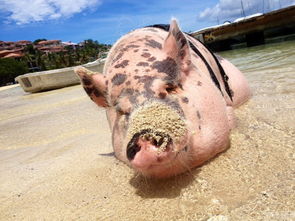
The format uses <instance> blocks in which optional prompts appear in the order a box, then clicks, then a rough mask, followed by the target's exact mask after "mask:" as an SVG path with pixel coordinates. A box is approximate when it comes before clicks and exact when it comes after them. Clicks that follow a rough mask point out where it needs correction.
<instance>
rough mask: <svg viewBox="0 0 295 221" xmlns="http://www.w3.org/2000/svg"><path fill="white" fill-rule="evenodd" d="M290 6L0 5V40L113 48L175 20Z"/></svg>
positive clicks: (176, 1) (18, 0)
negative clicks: (120, 40) (90, 43)
mask: <svg viewBox="0 0 295 221" xmlns="http://www.w3.org/2000/svg"><path fill="white" fill-rule="evenodd" d="M241 4H243V7H244V10H245V14H246V15H250V14H254V13H261V12H267V11H271V10H275V9H278V8H281V7H286V6H290V5H295V0H163V1H161V0H149V1H148V0H122V1H119V0H118V1H116V0H0V40H2V41H17V40H31V41H33V40H35V39H38V38H46V39H59V40H62V41H72V42H80V41H83V40H85V39H89V38H91V39H93V40H98V41H99V42H101V43H110V44H112V43H114V42H115V41H116V39H118V38H119V37H120V36H122V35H124V34H125V33H127V32H129V31H130V30H133V29H136V28H139V27H143V26H146V25H150V24H160V23H162V24H163V23H164V24H166V23H169V21H170V19H171V18H172V17H175V18H177V19H178V21H179V23H180V26H181V28H182V30H184V31H187V32H188V31H196V30H198V29H201V28H204V27H208V26H212V25H217V24H218V23H223V22H224V21H227V20H230V21H233V20H234V19H236V18H238V17H241V15H242V10H241V8H242V6H241Z"/></svg>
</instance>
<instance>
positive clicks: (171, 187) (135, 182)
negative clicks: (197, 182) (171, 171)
mask: <svg viewBox="0 0 295 221" xmlns="http://www.w3.org/2000/svg"><path fill="white" fill-rule="evenodd" d="M200 170H201V168H196V169H193V171H188V172H186V173H184V174H180V175H177V176H175V177H171V178H167V179H153V178H147V177H144V176H142V175H138V174H135V175H134V176H133V177H132V178H131V179H130V181H129V183H130V185H132V186H133V187H134V188H135V189H136V194H137V195H139V196H141V197H142V198H176V197H178V196H179V195H180V193H181V190H182V189H183V188H185V187H187V186H188V185H189V184H190V183H192V182H193V181H194V179H195V177H196V176H197V175H198V173H199V172H200Z"/></svg>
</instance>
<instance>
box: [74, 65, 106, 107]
mask: <svg viewBox="0 0 295 221" xmlns="http://www.w3.org/2000/svg"><path fill="white" fill-rule="evenodd" d="M75 73H76V74H77V75H78V76H79V78H80V80H81V84H82V86H83V88H84V90H85V91H86V93H87V94H88V96H89V97H90V98H91V100H93V102H94V103H96V104H97V105H98V106H100V107H108V102H107V99H106V95H107V92H106V91H107V81H106V79H105V77H104V76H103V75H102V74H100V73H98V72H92V71H90V70H88V69H86V68H83V67H77V68H75Z"/></svg>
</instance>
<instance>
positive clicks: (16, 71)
mask: <svg viewBox="0 0 295 221" xmlns="http://www.w3.org/2000/svg"><path fill="white" fill-rule="evenodd" d="M41 40H46V39H37V40H35V41H34V42H33V44H31V45H27V46H26V47H25V49H24V54H25V55H24V56H23V57H21V58H17V59H15V58H1V59H0V86H3V85H7V84H11V83H14V78H15V77H17V76H19V75H22V74H25V73H28V72H34V71H46V70H52V69H58V68H64V67H71V66H76V65H81V64H85V63H88V62H92V61H95V60H96V59H98V58H102V57H104V56H105V54H106V52H107V51H108V50H109V49H110V47H111V45H106V44H100V43H98V42H97V41H94V40H92V39H88V40H85V41H84V42H83V45H82V46H78V47H76V48H74V47H71V46H65V47H64V49H65V50H63V51H60V52H52V53H45V52H42V51H40V50H38V49H37V48H35V47H34V45H36V44H37V43H38V42H39V41H41Z"/></svg>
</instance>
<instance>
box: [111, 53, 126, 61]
mask: <svg viewBox="0 0 295 221" xmlns="http://www.w3.org/2000/svg"><path fill="white" fill-rule="evenodd" d="M123 54H124V53H123V52H120V53H119V54H118V55H117V57H116V58H115V59H114V60H113V62H112V64H114V63H115V62H117V61H118V60H119V59H120V58H122V56H123Z"/></svg>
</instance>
